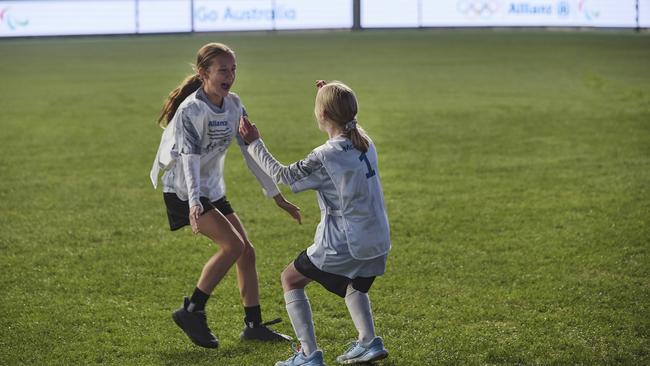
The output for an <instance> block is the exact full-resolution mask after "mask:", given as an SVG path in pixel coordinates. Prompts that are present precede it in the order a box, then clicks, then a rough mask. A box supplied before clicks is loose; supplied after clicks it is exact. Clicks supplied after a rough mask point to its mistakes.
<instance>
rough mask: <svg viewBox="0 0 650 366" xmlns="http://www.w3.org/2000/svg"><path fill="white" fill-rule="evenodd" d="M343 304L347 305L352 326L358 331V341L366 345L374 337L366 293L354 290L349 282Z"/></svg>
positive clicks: (373, 326) (373, 327)
mask: <svg viewBox="0 0 650 366" xmlns="http://www.w3.org/2000/svg"><path fill="white" fill-rule="evenodd" d="M345 305H347V306H348V311H349V312H350V316H351V317H352V321H353V322H354V326H355V327H356V328H357V331H359V343H361V344H362V345H367V344H368V343H370V342H372V340H373V339H375V325H374V321H373V318H372V311H371V310H370V298H369V297H368V294H367V293H364V292H361V291H357V290H355V289H354V288H353V287H352V284H350V285H348V289H347V292H346V294H345Z"/></svg>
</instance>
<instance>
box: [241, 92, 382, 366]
mask: <svg viewBox="0 0 650 366" xmlns="http://www.w3.org/2000/svg"><path fill="white" fill-rule="evenodd" d="M317 86H318V87H319V90H318V93H317V95H316V103H315V108H314V113H315V115H316V120H317V121H318V127H319V128H320V129H321V130H322V131H324V132H326V133H327V135H328V137H329V139H328V140H327V141H326V142H325V143H324V144H323V145H321V146H319V147H317V148H316V149H314V150H313V151H312V152H311V153H310V154H309V155H308V156H307V157H306V158H305V159H303V160H300V161H298V162H295V163H293V164H290V165H289V166H284V165H281V164H280V163H279V162H278V161H277V160H276V159H275V158H274V157H273V156H272V155H271V154H270V153H269V152H268V150H267V149H266V146H265V145H264V142H262V140H261V139H260V136H259V132H258V130H257V127H256V126H255V125H254V124H252V123H251V122H250V121H249V120H248V119H247V118H246V117H245V116H244V117H243V118H242V122H241V125H240V134H241V135H242V136H243V138H244V140H245V141H246V142H247V143H249V146H248V151H249V153H250V154H251V155H252V156H253V158H254V159H255V161H256V162H257V163H258V164H259V165H260V167H261V168H262V169H263V170H264V171H265V172H266V173H267V174H269V176H271V177H272V178H273V180H274V181H275V182H276V183H283V184H287V185H289V186H290V187H291V190H292V191H293V192H296V193H297V192H301V191H304V190H307V189H313V190H315V191H316V192H317V198H318V204H319V206H320V210H321V220H320V223H319V224H318V227H317V228H316V235H315V238H314V243H313V244H312V245H311V246H310V247H309V248H307V250H305V251H303V252H302V253H300V254H299V255H298V257H297V258H296V259H295V260H294V261H293V262H292V263H290V264H289V265H288V266H287V267H286V269H285V270H284V271H283V272H282V287H283V290H284V298H285V303H286V308H287V313H288V314H289V318H290V319H291V324H292V325H293V328H294V331H295V333H296V337H297V338H298V340H299V341H300V345H301V347H300V350H295V352H294V354H293V355H292V356H291V357H289V359H287V360H286V361H279V362H277V363H276V364H275V365H276V366H297V365H306V366H320V365H324V363H323V353H322V351H321V350H319V349H318V346H317V344H316V337H315V334H314V324H313V321H312V312H311V306H310V304H309V300H308V298H307V295H306V294H305V286H306V285H307V284H309V283H310V282H312V281H316V282H318V283H320V284H321V285H322V286H324V287H325V288H326V289H327V290H329V291H331V292H333V293H335V294H337V295H339V296H340V297H342V298H344V299H345V304H346V306H347V308H348V311H349V313H350V315H351V317H352V320H353V322H354V325H355V327H356V329H357V331H358V332H359V334H358V340H357V341H356V342H353V343H352V345H351V346H350V347H349V348H348V350H347V351H345V352H344V353H343V354H342V355H340V356H339V357H338V358H337V361H338V362H340V363H343V364H354V363H365V362H372V361H376V360H380V359H383V358H385V357H387V356H388V351H386V349H385V348H384V344H383V341H382V339H381V338H380V337H377V336H376V334H375V328H374V321H373V317H372V312H371V309H370V299H369V297H368V291H369V290H370V287H371V285H372V283H373V281H374V280H375V278H376V276H380V275H382V274H383V273H384V272H385V270H386V259H387V256H388V251H389V250H390V235H389V227H388V218H387V216H386V211H385V208H384V198H383V193H382V188H381V183H380V180H379V170H378V168H377V153H376V151H375V146H374V144H373V142H372V140H370V138H369V137H368V136H367V135H366V133H365V132H364V131H363V129H361V127H360V126H359V125H358V123H357V117H356V116H357V110H358V105H357V99H356V96H355V94H354V92H353V91H352V89H350V88H349V87H348V86H346V85H345V84H343V83H341V82H330V83H325V82H324V81H322V80H319V81H318V82H317Z"/></svg>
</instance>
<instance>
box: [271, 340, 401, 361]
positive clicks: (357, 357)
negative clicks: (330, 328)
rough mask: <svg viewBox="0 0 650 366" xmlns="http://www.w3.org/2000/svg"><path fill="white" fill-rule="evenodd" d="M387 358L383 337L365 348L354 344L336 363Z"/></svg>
mask: <svg viewBox="0 0 650 366" xmlns="http://www.w3.org/2000/svg"><path fill="white" fill-rule="evenodd" d="M386 357H388V351H387V350H386V348H384V341H383V340H382V339H381V337H375V339H373V340H372V342H370V343H369V344H368V345H367V346H363V345H361V343H359V342H352V345H351V346H350V348H348V350H347V351H345V353H344V354H342V355H340V356H339V357H337V358H336V362H338V363H342V364H346V365H349V364H355V363H366V362H374V361H379V360H383V359H384V358H386ZM276 366H277V365H276Z"/></svg>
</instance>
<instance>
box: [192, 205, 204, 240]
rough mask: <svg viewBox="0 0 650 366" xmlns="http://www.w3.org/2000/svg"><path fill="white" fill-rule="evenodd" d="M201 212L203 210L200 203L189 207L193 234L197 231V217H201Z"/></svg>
mask: <svg viewBox="0 0 650 366" xmlns="http://www.w3.org/2000/svg"><path fill="white" fill-rule="evenodd" d="M201 212H203V207H201V205H196V206H192V207H190V225H191V226H192V232H193V233H194V234H198V233H199V217H201Z"/></svg>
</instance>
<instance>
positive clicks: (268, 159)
mask: <svg viewBox="0 0 650 366" xmlns="http://www.w3.org/2000/svg"><path fill="white" fill-rule="evenodd" d="M239 134H240V135H241V136H242V138H243V139H244V141H246V143H248V144H249V145H248V151H249V152H250V154H251V156H252V157H253V159H255V161H256V162H257V164H258V165H259V166H260V168H262V169H263V170H264V171H265V172H266V174H268V175H269V176H270V177H271V179H273V181H274V182H275V183H277V184H279V183H282V184H286V185H289V186H291V190H292V191H293V192H295V193H297V192H300V191H304V190H307V189H318V188H319V187H320V186H321V184H322V181H323V180H322V176H321V175H320V174H318V173H319V171H320V170H321V167H322V163H321V161H320V159H319V158H318V157H317V156H316V154H315V153H314V152H311V153H310V154H309V155H308V156H307V157H306V158H305V159H302V160H299V161H297V162H295V163H293V164H290V165H289V166H285V165H282V164H280V162H279V161H278V160H277V159H275V157H273V155H271V153H270V152H269V151H268V150H267V149H266V146H265V145H264V142H263V141H262V139H261V138H260V134H259V131H258V129H257V126H255V124H254V123H251V122H250V121H249V120H248V119H247V118H242V120H241V122H240V126H239Z"/></svg>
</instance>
